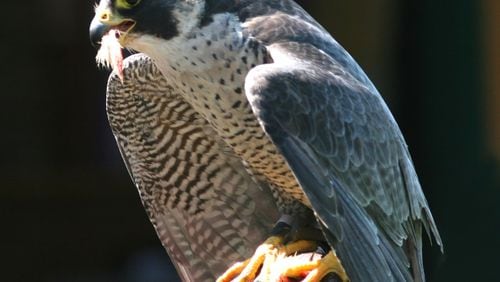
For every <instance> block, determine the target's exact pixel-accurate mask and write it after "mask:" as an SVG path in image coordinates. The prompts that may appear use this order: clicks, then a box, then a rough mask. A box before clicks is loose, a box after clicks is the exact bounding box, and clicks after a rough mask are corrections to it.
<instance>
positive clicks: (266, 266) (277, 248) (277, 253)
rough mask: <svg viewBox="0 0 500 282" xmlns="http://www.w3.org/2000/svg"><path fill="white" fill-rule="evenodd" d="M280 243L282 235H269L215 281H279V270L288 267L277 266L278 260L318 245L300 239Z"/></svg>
mask: <svg viewBox="0 0 500 282" xmlns="http://www.w3.org/2000/svg"><path fill="white" fill-rule="evenodd" d="M282 243H283V238H282V237H279V236H273V237H270V238H269V239H267V240H266V241H265V242H264V243H263V244H262V245H260V246H259V247H258V248H257V250H256V251H255V254H254V255H253V256H252V257H251V258H250V259H248V260H246V261H243V262H239V263H236V264H234V265H233V266H232V267H230V268H229V269H228V270H227V271H226V272H225V273H224V274H223V275H221V276H220V277H219V278H218V279H217V282H230V281H232V282H243V281H264V282H269V281H280V280H281V277H283V275H282V274H283V272H282V271H281V270H283V271H286V270H287V269H288V267H287V265H283V266H281V267H280V266H278V265H280V263H279V262H280V261H281V262H282V261H284V260H283V259H284V258H286V257H287V256H290V255H294V254H296V253H300V252H311V251H315V250H316V249H317V247H318V244H317V243H316V242H314V241H305V240H301V241H296V242H292V243H289V244H287V245H282ZM259 270H260V272H259ZM257 275H258V276H257Z"/></svg>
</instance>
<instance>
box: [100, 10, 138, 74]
mask: <svg viewBox="0 0 500 282" xmlns="http://www.w3.org/2000/svg"><path fill="white" fill-rule="evenodd" d="M134 25H135V22H134V21H131V20H125V21H123V22H122V23H121V24H119V25H117V26H115V27H114V28H112V29H110V30H109V31H108V32H107V33H106V34H105V35H104V36H103V37H102V38H101V42H100V44H101V48H99V51H98V52H97V56H96V61H97V64H98V65H99V66H102V67H107V68H112V69H113V71H115V72H116V73H117V74H118V76H119V77H120V79H121V80H122V81H123V53H122V49H123V47H122V44H123V42H124V41H125V39H126V37H127V34H128V32H129V31H130V30H131V29H132V28H133V27H134Z"/></svg>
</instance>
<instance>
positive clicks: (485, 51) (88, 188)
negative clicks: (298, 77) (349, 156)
mask: <svg viewBox="0 0 500 282" xmlns="http://www.w3.org/2000/svg"><path fill="white" fill-rule="evenodd" d="M300 2H301V4H302V5H303V6H304V7H305V8H306V10H308V11H309V12H310V13H311V14H312V15H313V16H315V17H316V18H317V19H318V21H319V22H320V23H322V24H323V25H324V26H325V27H326V28H327V29H328V30H330V31H331V33H332V34H333V35H334V37H336V38H337V40H338V41H339V42H341V44H343V45H344V47H346V49H348V50H349V51H350V52H351V54H352V55H353V56H354V57H355V58H356V59H357V61H358V62H359V63H360V64H361V65H362V66H363V68H364V69H365V71H366V72H367V73H368V75H369V76H370V77H371V78H372V80H373V81H374V83H375V84H376V85H377V86H378V88H379V90H380V92H381V93H382V95H383V96H384V97H385V99H386V100H387V102H388V103H389V105H390V107H391V109H392V111H393V112H394V114H395V116H396V119H397V120H398V121H399V124H400V126H401V128H402V131H403V132H404V134H405V136H406V138H407V142H408V144H409V146H410V150H411V152H412V154H413V158H414V161H415V165H416V167H417V171H418V173H419V175H420V178H421V182H422V184H423V188H424V190H425V193H426V195H427V197H428V200H429V202H430V205H431V207H432V210H433V213H434V217H435V219H436V221H437V223H438V226H439V229H440V231H441V234H442V237H443V240H444V243H445V251H446V252H445V254H444V255H440V254H439V252H438V250H437V248H432V247H430V246H426V253H425V256H426V264H427V269H426V270H427V274H428V277H429V281H498V274H497V273H498V269H497V268H498V262H499V258H498V254H499V251H500V208H499V205H498V204H497V202H498V200H500V185H499V162H500V1H498V0H482V1H470V0H441V1H434V0H421V1H396V0H376V1H361V0H351V1H340V0H334V1H305V0H303V1H300ZM93 4H94V3H93V2H92V1H68V0H45V1H30V0H28V1H4V2H3V5H4V8H3V9H2V10H3V11H4V12H3V13H2V16H1V17H2V21H1V22H2V25H3V27H2V28H1V29H0V35H1V37H0V38H1V44H0V52H1V54H2V55H1V59H0V85H1V88H0V89H1V90H0V107H1V110H0V128H1V138H0V148H1V150H2V154H1V155H2V157H1V161H0V174H1V175H0V176H1V179H2V181H1V184H0V223H1V232H0V269H1V274H0V280H1V281H7V282H9V281H16V282H17V281H50V282H53V281H54V282H56V281H125V282H127V281H134V282H139V281H140V282H147V281H175V279H173V278H169V277H171V276H169V275H170V274H169V273H171V272H172V271H173V270H172V268H171V267H169V266H168V258H167V256H166V255H165V254H164V252H163V249H162V247H161V245H160V243H159V241H158V239H157V238H156V235H155V233H154V231H153V228H152V226H151V225H150V223H149V221H148V219H147V217H146V215H145V212H144V210H143V208H142V206H141V203H140V201H139V197H138V195H137V192H136V190H135V188H134V186H133V185H132V183H131V181H130V179H129V177H128V175H127V172H126V170H125V167H124V166H123V165H122V162H121V159H120V157H119V154H118V151H117V148H116V146H115V144H114V139H113V136H112V135H111V132H110V129H109V127H108V124H107V120H106V115H105V83H106V78H107V72H106V71H102V70H97V68H96V67H95V63H94V56H95V53H96V50H94V49H93V48H92V47H91V46H90V44H89V40H88V31H87V30H88V24H89V22H90V20H91V18H92V16H93ZM427 245H428V244H427Z"/></svg>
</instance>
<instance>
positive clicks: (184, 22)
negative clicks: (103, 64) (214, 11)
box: [90, 0, 205, 51]
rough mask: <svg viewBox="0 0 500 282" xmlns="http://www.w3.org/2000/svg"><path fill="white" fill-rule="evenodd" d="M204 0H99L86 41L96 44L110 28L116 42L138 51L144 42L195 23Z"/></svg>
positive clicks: (185, 29) (170, 35) (172, 35)
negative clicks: (113, 32)
mask: <svg viewBox="0 0 500 282" xmlns="http://www.w3.org/2000/svg"><path fill="white" fill-rule="evenodd" d="M204 7H205V0H101V1H100V3H99V5H97V7H96V9H95V12H96V14H95V17H94V19H93V20H92V23H91V25H90V40H91V41H92V44H93V45H94V46H98V45H99V44H100V43H101V40H102V38H103V36H104V35H106V34H107V33H108V32H110V31H111V30H114V31H116V33H115V36H116V37H117V39H118V40H119V42H120V45H122V47H125V48H131V49H135V50H137V51H141V50H140V49H141V47H140V45H141V43H142V44H144V43H145V42H146V41H148V39H149V41H151V39H153V40H162V41H168V40H171V39H172V38H175V37H179V36H182V35H183V34H184V33H186V32H188V31H189V30H190V29H191V28H192V27H193V26H194V25H196V24H198V22H199V19H200V17H201V14H202V12H203V10H204Z"/></svg>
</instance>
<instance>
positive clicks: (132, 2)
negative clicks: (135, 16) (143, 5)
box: [125, 0, 141, 6]
mask: <svg viewBox="0 0 500 282" xmlns="http://www.w3.org/2000/svg"><path fill="white" fill-rule="evenodd" d="M140 1H141V0H125V2H127V4H129V5H130V6H135V5H137V4H139V2H140Z"/></svg>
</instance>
